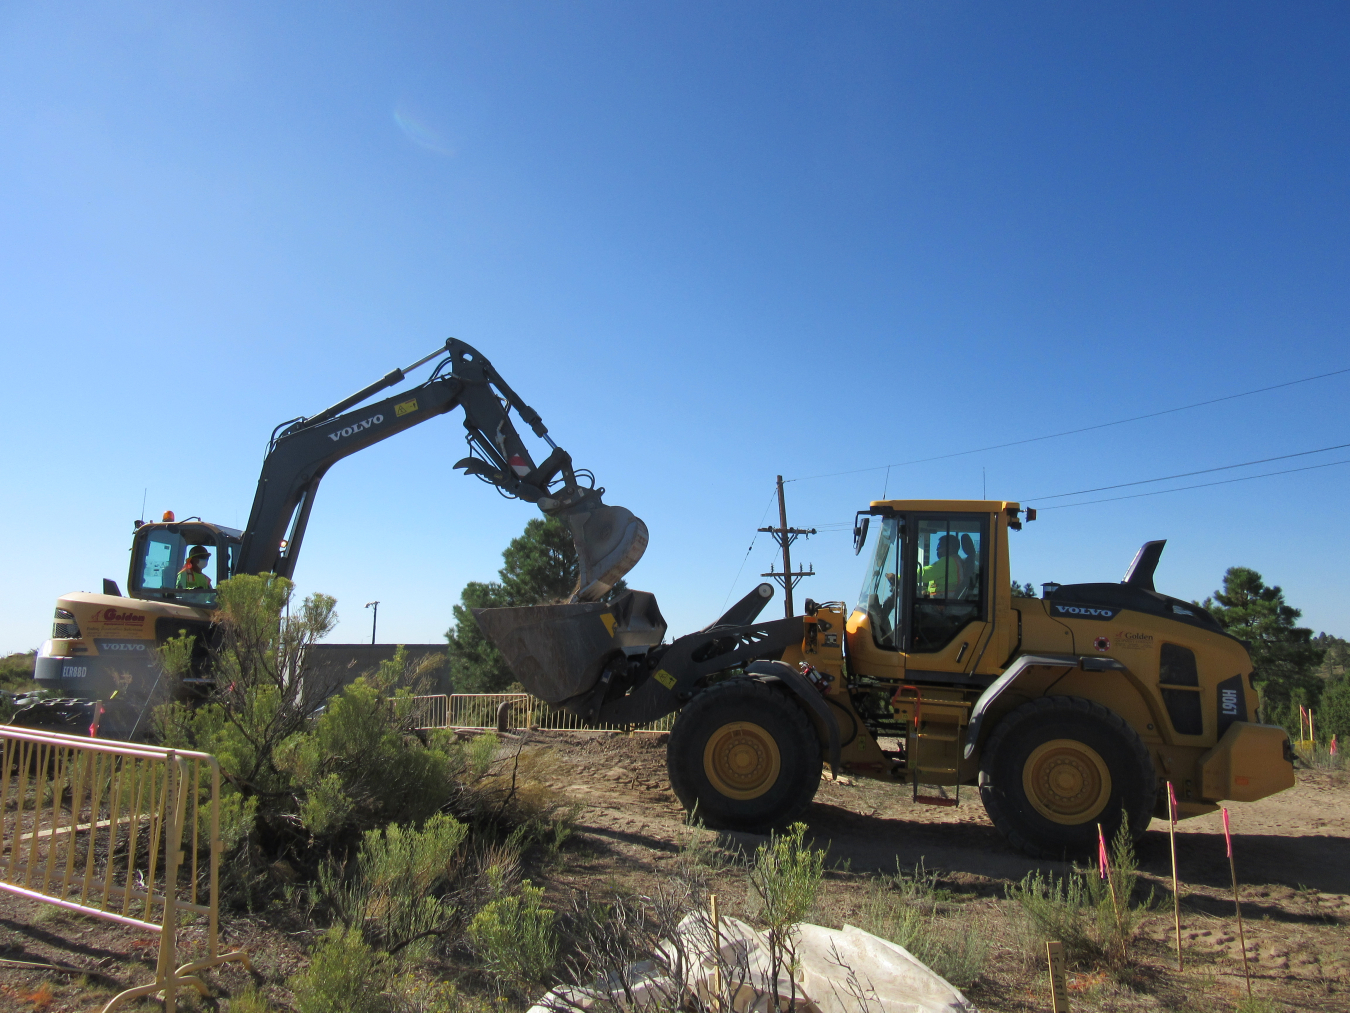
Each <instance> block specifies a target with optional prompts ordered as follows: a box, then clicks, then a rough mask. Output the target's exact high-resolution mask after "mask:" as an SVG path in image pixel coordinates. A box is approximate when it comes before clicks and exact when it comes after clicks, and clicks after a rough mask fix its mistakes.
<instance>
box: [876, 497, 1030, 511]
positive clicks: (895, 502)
mask: <svg viewBox="0 0 1350 1013" xmlns="http://www.w3.org/2000/svg"><path fill="white" fill-rule="evenodd" d="M871 505H872V506H873V507H888V508H890V509H891V510H894V511H896V512H897V513H916V514H919V513H922V514H927V513H935V514H936V513H956V514H997V513H1002V512H1003V511H1005V510H1009V509H1012V510H1018V509H1020V508H1021V504H1019V503H1015V502H1013V501H1011V500H1002V499H874V500H872V504H871Z"/></svg>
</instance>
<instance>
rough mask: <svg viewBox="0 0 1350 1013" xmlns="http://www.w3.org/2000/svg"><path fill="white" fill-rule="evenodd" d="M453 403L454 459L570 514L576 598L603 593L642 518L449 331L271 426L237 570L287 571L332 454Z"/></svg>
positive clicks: (636, 543) (629, 551)
mask: <svg viewBox="0 0 1350 1013" xmlns="http://www.w3.org/2000/svg"><path fill="white" fill-rule="evenodd" d="M442 353H445V354H446V355H447V358H445V359H444V360H442V361H441V362H440V363H439V364H438V365H437V366H436V368H435V369H434V370H433V371H432V374H431V377H430V378H429V379H427V380H426V381H425V382H423V383H422V384H420V385H419V386H417V387H414V388H412V389H411V390H407V391H403V392H401V393H399V394H395V395H393V396H392V397H388V398H385V399H384V400H382V401H378V402H376V403H374V404H368V405H365V407H357V406H358V405H362V404H363V403H364V402H366V401H367V400H369V399H370V398H371V397H373V396H374V395H375V394H377V393H379V392H380V391H382V390H385V389H387V388H389V387H392V386H394V385H395V384H397V383H401V382H402V381H403V380H404V379H405V377H406V376H407V374H408V373H409V372H411V371H412V370H414V369H416V368H417V367H418V366H421V365H422V364H424V363H426V362H429V361H430V360H431V359H434V358H436V357H437V356H438V355H441V354H442ZM454 408H462V409H463V410H464V428H465V430H467V434H466V440H467V441H468V444H469V456H468V457H466V458H464V459H463V460H461V461H459V462H458V463H457V464H455V466H454V467H456V468H459V469H462V470H463V471H464V473H465V474H466V475H474V476H476V477H477V478H479V479H481V480H482V481H485V482H487V483H489V484H491V485H494V486H496V487H497V489H498V490H500V491H501V493H502V494H503V495H506V496H508V497H511V498H516V499H522V500H525V501H526V502H528V503H534V504H536V505H537V506H538V507H539V509H540V510H541V511H543V513H544V514H546V515H548V516H550V517H557V518H559V519H561V520H563V521H565V522H566V524H567V525H568V528H569V530H570V531H571V534H572V540H573V542H575V543H576V548H577V562H578V570H579V572H578V582H577V587H576V590H575V593H574V595H573V601H595V600H597V599H599V598H601V597H602V596H603V595H604V594H605V592H607V591H608V590H609V589H610V588H611V587H612V586H613V585H614V584H615V583H616V582H617V581H618V580H619V578H620V577H622V576H623V575H624V574H625V573H627V572H628V571H629V570H631V569H632V568H633V567H634V566H635V565H636V564H637V561H638V560H639V559H641V558H642V554H643V552H644V551H645V550H646V547H647V527H646V525H645V524H643V523H642V521H641V520H640V519H639V518H637V517H635V516H634V515H633V514H632V513H631V512H630V511H628V510H626V509H624V508H623V507H615V506H606V505H605V503H604V502H603V500H602V496H603V495H604V491H605V490H604V489H603V488H596V487H595V486H594V485H593V481H594V479H593V476H591V474H590V473H589V472H587V471H584V470H583V471H580V472H578V471H577V470H576V469H574V468H573V466H572V458H571V456H570V455H569V454H568V453H567V451H565V450H563V449H562V448H561V447H559V446H558V445H557V444H555V443H554V442H553V440H552V439H551V438H550V437H549V435H548V429H547V427H545V425H544V423H543V420H542V419H541V418H540V417H539V413H538V412H536V411H535V410H534V409H533V408H531V407H530V406H529V405H527V404H526V403H525V402H524V401H523V400H522V399H521V398H520V397H519V395H517V394H516V392H515V391H513V390H512V389H511V388H510V386H508V385H507V383H506V382H505V381H504V380H503V379H502V377H501V374H499V373H498V372H497V370H496V369H495V368H494V367H493V365H492V363H491V362H489V361H488V359H487V358H486V357H485V356H483V355H482V354H481V353H479V352H478V351H477V350H476V349H474V348H472V347H471V346H469V345H467V344H465V343H464V342H463V341H459V340H457V339H455V338H450V339H448V340H447V341H446V343H445V346H444V348H443V349H440V348H438V349H437V350H436V351H435V352H432V353H431V354H430V355H428V356H425V357H424V358H422V359H421V360H419V361H418V362H416V363H414V364H413V365H411V366H409V367H407V368H406V369H395V370H393V371H392V372H390V373H388V374H386V375H385V376H383V377H381V378H380V379H379V380H377V381H376V382H375V383H373V384H371V385H370V386H368V387H366V388H364V389H362V390H359V391H357V392H356V393H355V394H353V395H351V396H350V397H347V398H344V399H343V400H342V401H339V402H338V403H337V404H335V405H333V406H332V407H330V408H327V409H325V410H324V411H321V412H319V413H318V414H317V415H313V416H310V417H308V418H300V419H293V420H291V421H290V422H284V423H282V424H281V425H280V426H278V427H277V429H276V430H275V431H274V432H273V435H272V440H271V442H270V443H269V445H268V449H267V457H266V459H265V460H264V461H263V467H262V473H261V474H260V475H259V477H258V489H257V492H256V493H255V494H254V497H253V508H252V510H251V511H250V513H249V519H248V526H247V527H246V528H245V530H244V534H243V538H242V541H241V545H240V549H239V558H238V561H237V563H236V565H235V567H234V572H236V573H267V572H271V573H276V574H278V575H280V576H283V577H290V576H291V575H292V574H293V573H294V571H295V564H296V559H297V557H298V556H299V553H300V546H301V543H302V542H303V541H304V537H305V528H306V527H307V525H308V523H309V515H310V511H311V510H313V507H314V497H315V494H316V493H317V492H318V488H319V483H320V482H321V481H322V480H323V477H324V475H325V474H327V472H328V469H329V468H331V467H332V466H333V465H334V464H335V463H336V462H338V461H340V460H342V458H344V457H348V456H350V455H352V454H354V453H356V452H357V451H359V450H364V449H365V448H366V447H369V446H371V445H372V444H375V443H379V442H380V441H381V440H386V439H388V438H389V437H391V436H393V435H395V434H396V433H401V432H403V431H404V430H405V429H411V428H412V427H413V426H415V425H418V424H419V423H422V422H425V421H427V420H428V419H431V418H434V417H436V416H438V415H444V414H445V413H446V412H449V411H451V410H452V409H454ZM513 409H514V410H515V412H516V414H517V415H519V416H520V418H521V420H522V421H524V422H525V423H526V424H527V425H528V426H529V427H530V428H531V429H532V430H533V431H534V433H535V435H536V436H538V437H540V438H541V439H543V440H545V441H546V442H547V443H548V445H549V447H550V448H551V452H550V453H549V455H548V457H546V458H545V459H544V460H543V461H542V462H540V463H538V464H536V463H535V461H534V459H533V457H531V455H530V452H529V450H528V449H527V448H526V446H525V444H524V442H523V441H522V440H521V438H520V434H519V433H518V432H517V431H516V428H515V426H514V425H513V424H512V422H511V411H512V410H513Z"/></svg>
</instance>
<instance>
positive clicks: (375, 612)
mask: <svg viewBox="0 0 1350 1013" xmlns="http://www.w3.org/2000/svg"><path fill="white" fill-rule="evenodd" d="M366 608H368V609H370V610H371V612H370V646H372V647H374V646H375V624H376V623H377V622H379V620H380V603H379V602H377V601H368V602H366Z"/></svg>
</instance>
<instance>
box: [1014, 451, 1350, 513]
mask: <svg viewBox="0 0 1350 1013" xmlns="http://www.w3.org/2000/svg"><path fill="white" fill-rule="evenodd" d="M1338 464H1350V459H1347V460H1344V461H1328V462H1327V463H1326V464H1309V465H1307V466H1306V467H1303V468H1287V469H1285V470H1284V471H1267V472H1265V473H1263V474H1260V475H1244V476H1242V477H1241V478H1225V479H1221V480H1220V481H1218V482H1199V483H1197V484H1196V485H1179V486H1177V487H1176V488H1175V489H1155V490H1153V491H1152V492H1136V493H1131V494H1130V495H1128V496H1108V497H1106V498H1105V499H1085V500H1083V501H1082V502H1081V503H1060V504H1057V505H1056V506H1048V507H1039V508H1038V509H1040V510H1067V509H1068V508H1069V507H1077V506H1090V505H1091V504H1093V503H1114V502H1116V501H1117V500H1122V499H1140V498H1141V497H1144V496H1161V495H1162V494H1163V493H1167V492H1184V491H1185V490H1187V489H1205V488H1208V487H1209V486H1211V485H1232V484H1233V483H1234V482H1250V481H1252V480H1253V479H1257V478H1273V477H1275V476H1276V475H1292V474H1293V473H1294V472H1296V471H1316V470H1317V469H1319V468H1332V467H1335V466H1336V465H1338Z"/></svg>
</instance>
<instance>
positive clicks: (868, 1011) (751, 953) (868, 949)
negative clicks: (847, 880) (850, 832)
mask: <svg viewBox="0 0 1350 1013" xmlns="http://www.w3.org/2000/svg"><path fill="white" fill-rule="evenodd" d="M676 935H677V936H678V937H679V938H678V939H677V940H674V941H670V940H667V941H665V942H664V943H663V944H662V947H661V948H662V951H663V952H662V959H660V960H658V961H651V960H649V961H644V962H643V963H641V964H636V965H634V966H632V967H630V968H628V969H627V970H626V971H625V972H624V973H623V974H622V975H619V974H615V975H613V976H612V978H611V980H610V981H608V982H606V983H600V982H597V983H596V984H595V985H594V986H592V987H591V988H588V989H555V990H554V991H552V992H550V993H549V994H548V995H546V996H544V997H543V998H542V999H540V1000H539V1002H538V1003H537V1004H536V1005H535V1006H534V1007H533V1008H532V1009H531V1010H530V1013H564V1011H580V1010H592V1009H604V1008H606V1007H609V1008H613V1006H615V1005H617V1006H618V1007H620V1008H622V1009H624V1010H625V1011H627V1013H641V1011H642V1010H643V1009H644V1008H649V1007H656V1006H659V1007H664V1008H670V1007H671V1006H678V1005H679V1003H678V1002H672V1000H676V999H677V998H678V997H677V993H678V992H680V991H684V990H685V989H688V990H690V991H695V992H697V993H699V994H700V996H702V997H703V998H705V999H707V998H711V996H712V993H713V990H714V989H715V987H716V986H715V982H716V981H718V980H721V981H723V982H733V981H734V982H736V983H737V984H736V985H735V986H733V987H728V988H723V989H722V990H721V991H722V994H724V995H727V994H729V993H734V995H733V996H731V1005H732V1006H733V1008H734V1013H767V1011H769V1010H771V1009H772V1008H773V1006H774V1004H773V1003H772V1002H771V1001H770V998H769V996H770V993H771V992H772V991H773V988H772V982H771V980H770V976H771V970H770V958H769V941H768V939H767V937H766V936H765V934H764V933H762V932H759V931H758V930H756V929H755V928H753V927H751V926H750V925H747V924H746V923H745V922H742V921H739V920H737V919H735V918H723V919H722V920H721V931H720V933H719V935H720V938H719V940H718V946H717V948H718V949H719V950H720V959H716V960H715V959H714V957H713V953H712V950H713V946H712V938H713V933H712V926H711V924H710V922H709V920H708V918H707V917H706V916H704V915H701V914H700V915H689V916H688V917H686V918H685V919H684V920H683V921H682V922H681V923H680V926H679V928H678V929H677V930H676ZM793 950H794V953H795V957H796V973H795V974H794V975H793V977H794V978H795V980H796V985H795V992H796V996H797V1000H798V1002H799V1004H800V1010H801V1011H802V1013H810V1011H811V1010H813V1009H814V1010H817V1011H819V1013H976V1011H975V1007H974V1006H972V1005H971V1004H970V1002H969V1000H967V999H966V997H965V996H963V995H962V994H961V993H960V992H959V991H957V990H956V989H955V988H953V987H952V986H951V985H950V984H948V983H947V981H945V980H944V979H943V978H942V977H940V976H939V975H938V974H937V973H936V972H934V971H933V970H932V969H930V968H929V967H927V966H926V965H925V964H923V963H922V962H920V961H919V960H918V958H916V957H915V956H914V955H913V954H912V953H910V952H909V951H908V950H906V949H905V948H904V947H903V946H897V945H896V944H895V943H892V942H889V941H888V940H885V939H882V938H880V937H878V936H874V935H872V934H871V933H870V932H864V931H863V930H862V929H859V928H854V927H853V926H852V925H845V926H844V928H843V929H842V930H838V929H827V928H824V927H823V926H820V925H809V924H803V925H799V926H797V931H796V934H795V942H794V946H793ZM681 979H682V980H683V987H682V986H681V983H680V980H681ZM625 980H626V987H624V981H625ZM792 989H793V986H792V983H791V982H789V981H787V980H781V981H780V982H779V984H778V989H777V990H778V993H779V996H780V998H781V1001H782V1002H785V1001H786V1000H787V998H788V996H789V991H790V990H792ZM780 1005H781V1003H780Z"/></svg>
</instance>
